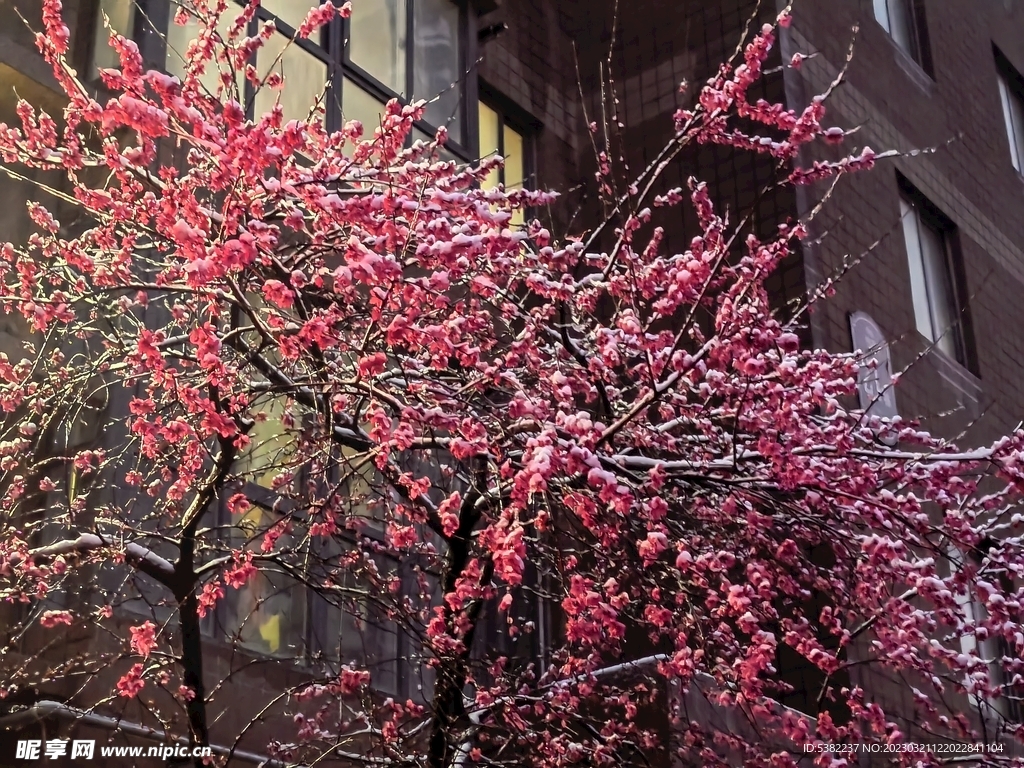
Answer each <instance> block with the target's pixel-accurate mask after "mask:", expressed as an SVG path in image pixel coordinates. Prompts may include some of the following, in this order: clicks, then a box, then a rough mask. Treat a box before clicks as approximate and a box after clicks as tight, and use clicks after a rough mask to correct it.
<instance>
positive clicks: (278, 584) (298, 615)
mask: <svg viewBox="0 0 1024 768" xmlns="http://www.w3.org/2000/svg"><path fill="white" fill-rule="evenodd" d="M276 522H278V518H277V517H276V516H275V515H274V514H273V513H271V512H269V511H268V510H265V509H263V508H262V507H259V506H254V507H252V508H251V509H249V510H248V511H247V512H246V513H245V514H244V515H242V517H241V518H240V519H239V520H238V522H237V523H236V525H235V526H234V532H235V533H234V536H235V537H236V539H237V544H236V546H239V547H240V548H243V549H244V550H246V551H253V552H259V551H260V545H261V542H262V539H263V535H264V534H265V533H266V532H267V531H268V530H269V529H270V528H271V527H272V525H273V524H275V523H276ZM292 544H294V542H293V541H292V537H291V536H289V535H287V534H285V535H282V536H281V538H279V539H278V546H279V547H287V546H290V545H292ZM228 592H229V597H228V600H227V601H226V604H227V606H228V607H227V610H226V613H228V614H229V615H228V616H227V618H226V620H227V629H228V631H229V632H230V633H231V634H234V633H235V632H237V633H238V636H239V639H240V640H241V642H242V644H243V645H244V646H245V647H247V648H250V649H252V650H255V651H259V652H261V653H268V654H287V655H289V656H291V655H296V654H298V653H300V652H301V651H302V646H303V644H304V643H303V636H304V627H305V616H306V610H305V607H306V605H305V599H304V592H303V590H302V588H301V585H299V584H297V583H296V582H294V581H293V580H292V579H291V578H289V577H288V576H287V575H286V574H284V573H281V572H278V571H276V570H274V568H273V566H269V565H265V564H264V565H261V566H260V568H259V569H258V570H257V573H256V574H255V575H254V576H253V577H252V578H250V580H249V581H248V582H247V583H246V584H245V586H243V587H242V588H241V589H239V590H237V591H236V590H233V589H229V590H228Z"/></svg>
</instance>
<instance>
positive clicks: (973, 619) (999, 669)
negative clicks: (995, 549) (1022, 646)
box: [948, 542, 1024, 723]
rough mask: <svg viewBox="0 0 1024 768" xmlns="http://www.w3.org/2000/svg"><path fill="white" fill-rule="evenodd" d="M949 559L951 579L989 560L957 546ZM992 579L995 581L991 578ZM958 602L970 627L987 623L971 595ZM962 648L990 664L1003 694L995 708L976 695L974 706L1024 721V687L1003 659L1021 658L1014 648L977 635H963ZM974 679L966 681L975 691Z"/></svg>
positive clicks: (1007, 583)
mask: <svg viewBox="0 0 1024 768" xmlns="http://www.w3.org/2000/svg"><path fill="white" fill-rule="evenodd" d="M979 546H980V547H981V548H982V549H988V548H989V547H990V546H991V542H982V543H981V544H980V545H979ZM948 559H949V567H950V575H951V576H952V575H955V574H956V573H957V572H959V571H961V570H963V569H964V568H965V567H967V566H968V565H970V566H972V567H973V568H975V569H978V570H980V569H981V568H982V567H984V565H985V559H984V558H983V557H982V556H981V555H980V553H979V552H978V551H977V550H972V551H971V552H970V554H969V555H966V556H965V555H964V554H963V553H962V552H961V551H960V550H959V549H957V548H956V547H953V548H951V549H950V550H949V554H948ZM998 576H999V578H998V579H997V580H998V581H1000V582H1002V587H1003V589H1005V590H1006V591H1007V592H1012V591H1013V590H1012V586H1013V585H1012V582H1011V581H1010V580H1009V579H1008V578H1007V577H1006V575H1005V574H999V575H998ZM989 580H992V579H991V576H990V577H989ZM956 602H957V605H959V606H960V610H961V612H962V614H963V619H964V622H965V623H967V624H971V625H974V626H977V625H979V624H980V623H981V622H983V621H985V619H986V618H987V616H988V613H987V611H986V610H985V606H984V605H983V604H982V603H981V602H979V601H977V600H975V599H974V596H973V595H971V594H960V593H957V596H956ZM960 649H961V650H962V651H963V652H964V653H965V654H967V655H968V656H970V655H977V656H978V657H980V658H981V659H982V660H984V661H985V662H986V666H987V667H988V678H989V680H990V682H991V684H992V686H993V687H996V688H999V689H1000V691H1001V693H1002V695H1001V697H1000V698H998V699H996V700H995V702H993V704H991V705H988V704H984V703H983V702H982V700H981V699H980V698H978V697H977V696H974V695H972V696H971V700H972V702H973V703H974V706H976V707H978V708H979V710H981V709H982V708H983V707H985V708H992V709H994V710H995V711H994V713H993V714H998V715H1000V716H1001V717H1003V718H1005V719H1006V720H1008V721H1009V722H1011V723H1021V722H1024V686H1022V685H1021V684H1020V683H1019V682H1017V681H1016V680H1011V679H1008V678H1010V673H1009V672H1008V671H1007V670H1006V668H1005V667H1004V664H1003V659H1013V658H1016V657H1017V654H1016V651H1015V650H1014V649H1013V648H1011V647H1010V644H1009V643H1008V642H1007V641H1006V638H1005V637H1003V636H1002V635H998V636H996V637H985V639H984V640H979V639H978V637H977V636H976V635H975V634H974V633H973V632H971V633H967V632H960ZM971 677H972V675H968V676H967V680H966V681H965V683H966V684H967V687H968V689H971V688H972V687H973V685H974V683H973V681H972V680H971Z"/></svg>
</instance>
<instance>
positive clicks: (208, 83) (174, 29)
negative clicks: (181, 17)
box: [165, 8, 245, 102]
mask: <svg viewBox="0 0 1024 768" xmlns="http://www.w3.org/2000/svg"><path fill="white" fill-rule="evenodd" d="M234 10H235V9H234V8H228V10H227V12H225V13H224V14H223V15H222V16H221V17H220V21H219V22H218V24H217V31H218V32H220V35H221V38H222V39H223V38H226V37H227V35H228V31H229V30H230V29H231V26H232V25H233V24H234V22H235V19H236V18H237V16H238V14H236V13H234ZM237 10H239V11H240V10H241V9H237ZM199 30H200V26H199V21H198V20H197V19H196V18H195V17H194V16H190V17H189V21H188V23H187V24H186V25H185V26H178V25H177V24H175V23H174V22H173V21H172V22H171V25H170V27H169V28H168V29H167V54H166V59H165V61H166V67H167V71H168V72H169V73H170V74H172V75H174V76H175V77H178V78H181V79H184V77H185V56H186V55H187V52H188V46H189V43H191V42H192V41H193V40H195V39H196V38H197V37H198V36H199ZM220 49H221V47H220V46H218V47H217V50H220ZM223 66H226V65H223V64H220V63H218V62H217V61H216V60H214V61H209V62H207V63H206V71H205V72H204V73H203V76H202V78H200V83H202V85H203V87H205V88H206V90H207V91H208V92H209V93H210V95H216V94H217V92H218V91H219V90H220V83H221V79H220V70H221V68H222V67H223ZM244 82H245V81H244V74H243V73H242V72H241V71H238V72H236V73H235V84H236V87H237V93H233V94H231V98H237V100H238V101H239V102H241V100H242V94H244V92H245V88H244Z"/></svg>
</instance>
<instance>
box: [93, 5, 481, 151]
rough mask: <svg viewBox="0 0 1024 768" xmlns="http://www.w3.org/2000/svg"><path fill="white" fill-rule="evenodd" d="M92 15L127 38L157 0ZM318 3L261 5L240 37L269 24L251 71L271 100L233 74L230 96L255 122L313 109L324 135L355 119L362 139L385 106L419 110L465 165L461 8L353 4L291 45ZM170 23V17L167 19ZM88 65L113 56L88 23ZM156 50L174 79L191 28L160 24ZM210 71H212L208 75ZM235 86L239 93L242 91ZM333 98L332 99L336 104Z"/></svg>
mask: <svg viewBox="0 0 1024 768" xmlns="http://www.w3.org/2000/svg"><path fill="white" fill-rule="evenodd" d="M99 2H100V12H105V13H106V14H107V16H108V17H110V20H111V27H112V28H113V29H115V30H116V31H118V32H120V33H121V34H126V35H127V34H130V31H131V29H132V25H133V21H132V19H133V14H136V15H137V14H138V13H139V12H143V13H145V14H146V17H147V18H150V19H153V18H162V17H163V16H161V15H157V14H153V13H150V12H149V11H150V9H149V6H151V5H152V6H154V7H155V6H156V5H157V4H159V2H160V0H99ZM319 4H320V3H319V0H261V5H260V9H259V11H258V12H257V20H256V21H255V22H253V24H252V25H251V26H250V28H249V29H248V30H246V33H247V34H249V35H252V34H255V33H256V31H257V28H258V24H259V23H261V22H264V21H267V20H271V19H272V20H274V22H275V24H276V25H277V28H278V35H276V36H275V37H274V38H273V39H272V40H271V41H270V42H269V43H267V44H266V45H265V46H264V47H263V48H262V49H261V50H260V51H259V53H258V54H257V61H256V62H254V63H255V65H256V68H257V70H258V72H259V74H260V75H261V76H266V74H268V73H269V72H270V71H271V70H275V71H277V72H280V73H281V74H282V75H283V76H284V78H285V87H284V88H283V89H282V90H280V91H271V90H269V89H268V90H266V91H262V90H261V91H260V92H259V93H257V94H256V95H255V97H254V98H253V95H252V92H251V88H250V87H249V86H247V85H246V84H245V83H244V79H243V78H242V77H241V73H239V79H238V84H239V86H240V91H241V90H245V91H248V96H247V99H248V101H249V103H250V104H251V107H252V109H253V110H254V112H253V113H254V114H262V113H263V112H265V111H267V110H268V109H269V108H270V107H272V106H273V104H274V103H275V101H276V100H277V99H278V98H280V100H281V106H282V108H283V110H284V117H285V119H286V120H288V119H292V118H304V117H306V115H307V114H308V113H309V110H310V108H312V107H313V106H315V105H317V104H318V103H323V105H324V107H325V109H326V112H327V117H326V121H327V128H328V130H336V129H337V128H339V127H340V126H341V125H342V121H343V120H359V121H361V122H362V123H363V124H364V125H365V127H366V129H367V133H368V134H370V135H372V133H373V128H374V127H375V125H376V124H377V123H378V122H379V116H380V114H381V112H382V110H383V106H384V104H385V103H386V102H387V101H388V100H389V99H391V98H398V99H401V100H403V101H406V102H408V101H410V100H412V99H424V100H426V101H427V102H428V105H427V108H426V113H425V115H424V125H423V128H424V130H426V131H427V133H428V134H431V135H432V134H433V131H434V129H436V128H438V127H440V126H446V127H447V128H448V136H449V140H450V143H451V144H450V145H451V147H452V149H453V151H455V152H456V154H457V155H459V156H461V157H462V158H463V159H468V153H467V152H466V151H465V148H466V147H468V146H469V142H468V141H467V138H468V137H467V136H466V131H465V125H466V115H465V106H464V100H465V95H466V87H465V78H464V73H465V71H466V64H465V60H466V51H465V40H466V39H467V36H466V34H465V31H464V30H465V24H466V22H465V19H464V12H463V3H461V2H456V0H372V1H371V2H362V3H353V8H352V15H351V17H350V18H349V19H347V20H343V19H340V18H336V19H334V20H333V21H332V22H331V23H330V24H328V25H327V26H325V27H324V28H323V29H321V30H320V33H319V34H318V35H314V36H313V38H312V39H309V40H297V39H295V40H293V39H292V36H293V35H294V32H295V28H296V27H298V26H299V25H300V24H301V23H302V20H303V19H304V18H305V17H306V14H307V12H308V11H309V10H310V9H311V8H313V7H314V6H317V5H319ZM240 9H241V4H240V0H235V2H234V4H233V5H232V6H231V7H229V9H228V11H227V12H226V13H225V14H224V16H223V17H222V18H221V26H222V28H223V29H222V30H221V31H222V32H226V31H227V29H228V28H229V26H230V25H231V22H233V21H234V18H235V16H236V13H235V11H236V10H240ZM171 16H172V17H173V14H171ZM98 18H99V19H100V21H98V23H97V31H96V47H95V50H94V55H93V64H94V66H97V67H105V66H116V63H117V62H116V57H115V55H114V53H113V51H112V50H111V49H110V47H109V45H108V44H107V30H106V29H104V28H103V23H102V16H99V17H98ZM168 23H169V26H168V27H167V33H166V45H165V46H163V47H162V48H161V51H160V54H159V55H158V56H157V61H163V62H164V63H165V66H166V69H167V71H168V72H170V73H171V74H174V75H180V74H181V72H182V70H183V54H184V53H185V51H186V49H187V47H188V43H189V42H190V41H191V40H193V39H194V38H195V36H196V34H197V32H198V29H199V26H198V23H197V22H196V21H195V20H193V21H192V22H191V23H190V24H187V25H186V26H184V27H181V26H178V25H176V24H174V23H173V18H172V19H171V20H170V21H169V22H168ZM210 69H213V67H210ZM203 82H204V84H205V85H206V87H207V88H208V89H209V90H210V91H211V92H212V93H215V92H216V90H217V88H218V86H219V82H220V79H219V75H218V73H216V72H208V73H207V74H206V76H205V77H204V79H203ZM243 86H244V87H243ZM339 96H340V98H339Z"/></svg>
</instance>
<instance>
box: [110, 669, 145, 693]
mask: <svg viewBox="0 0 1024 768" xmlns="http://www.w3.org/2000/svg"><path fill="white" fill-rule="evenodd" d="M145 685H146V683H145V681H144V680H143V679H142V665H141V664H135V665H133V666H132V668H131V669H129V670H128V672H127V674H125V675H124V677H122V678H121V679H120V680H118V681H117V695H118V696H123V697H125V698H126V699H131V698H134V697H135V696H138V695H139V692H140V691H141V690H142V689H143V688H144V687H145Z"/></svg>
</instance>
